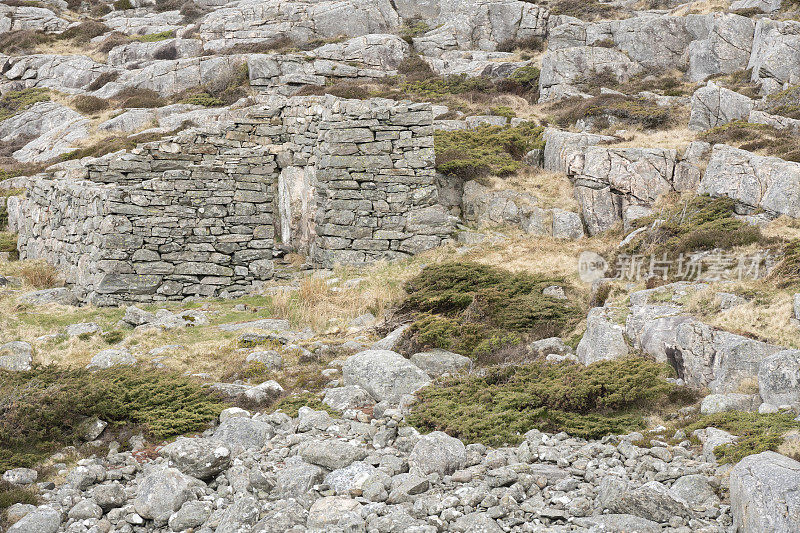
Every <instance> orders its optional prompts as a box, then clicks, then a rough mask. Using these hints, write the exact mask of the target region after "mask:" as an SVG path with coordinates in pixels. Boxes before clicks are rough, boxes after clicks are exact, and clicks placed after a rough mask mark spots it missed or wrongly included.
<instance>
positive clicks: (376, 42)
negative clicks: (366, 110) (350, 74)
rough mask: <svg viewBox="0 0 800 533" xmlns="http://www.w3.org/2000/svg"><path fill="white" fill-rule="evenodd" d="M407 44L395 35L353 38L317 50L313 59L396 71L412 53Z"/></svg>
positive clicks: (313, 52)
mask: <svg viewBox="0 0 800 533" xmlns="http://www.w3.org/2000/svg"><path fill="white" fill-rule="evenodd" d="M410 51H411V49H410V47H409V45H408V43H407V42H405V41H404V40H403V39H401V38H400V37H398V36H397V35H393V34H385V33H378V34H371V35H362V36H360V37H353V38H352V39H348V40H346V41H342V42H340V43H329V44H325V45H323V46H320V47H319V48H315V49H314V50H312V51H311V52H309V55H310V56H311V57H314V58H317V59H321V60H323V59H324V60H328V61H337V62H343V63H347V62H354V61H355V62H358V63H360V64H361V65H363V66H365V67H369V68H374V69H380V70H386V71H394V70H397V67H399V66H400V63H402V62H403V60H404V59H405V58H406V56H407V55H408V54H409V53H410Z"/></svg>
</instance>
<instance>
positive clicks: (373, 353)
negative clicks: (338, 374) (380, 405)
mask: <svg viewBox="0 0 800 533" xmlns="http://www.w3.org/2000/svg"><path fill="white" fill-rule="evenodd" d="M342 375H343V377H344V381H345V383H346V384H348V385H358V386H359V387H361V388H363V389H364V390H366V391H367V392H369V393H370V394H371V395H372V397H373V398H375V399H376V400H377V401H384V400H386V401H389V402H397V401H399V400H400V397H401V396H403V395H405V394H413V393H414V392H416V391H418V390H419V389H421V388H422V387H424V386H426V385H428V384H429V383H430V381H431V380H430V377H429V376H428V375H427V374H426V373H425V372H423V371H422V370H420V369H419V368H418V367H417V366H415V365H414V364H413V363H411V362H410V361H409V360H408V359H406V358H405V357H403V356H402V355H400V354H399V353H396V352H392V351H389V350H366V351H363V352H360V353H357V354H355V355H352V356H350V357H348V358H347V360H346V361H345V363H344V366H343V367H342Z"/></svg>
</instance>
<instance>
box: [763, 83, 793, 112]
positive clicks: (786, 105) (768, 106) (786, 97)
mask: <svg viewBox="0 0 800 533" xmlns="http://www.w3.org/2000/svg"><path fill="white" fill-rule="evenodd" d="M764 111H766V112H767V113H770V114H772V115H783V116H785V117H789V118H794V119H800V85H792V86H791V87H789V88H788V89H784V90H783V91H780V92H777V93H775V94H771V95H769V96H767V98H766V99H765V101H764Z"/></svg>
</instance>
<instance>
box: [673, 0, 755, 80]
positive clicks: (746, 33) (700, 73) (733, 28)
mask: <svg viewBox="0 0 800 533" xmlns="http://www.w3.org/2000/svg"><path fill="white" fill-rule="evenodd" d="M744 1H747V0H744ZM707 19H708V20H707V22H706V24H710V29H709V30H710V31H709V34H708V37H706V38H705V39H697V40H694V41H692V42H691V43H689V47H688V50H689V72H688V76H689V80H690V81H702V80H705V79H706V78H708V77H709V76H713V75H716V74H731V73H733V72H736V71H740V70H744V69H746V68H747V63H748V61H749V59H750V51H751V50H752V48H753V34H754V32H755V22H754V21H753V19H751V18H749V17H743V16H741V15H735V14H732V13H714V14H712V15H708V17H707Z"/></svg>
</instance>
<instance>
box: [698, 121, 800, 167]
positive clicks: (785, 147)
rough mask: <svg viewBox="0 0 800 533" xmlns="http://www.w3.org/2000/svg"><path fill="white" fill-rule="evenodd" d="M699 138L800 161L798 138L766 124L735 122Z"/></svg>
mask: <svg viewBox="0 0 800 533" xmlns="http://www.w3.org/2000/svg"><path fill="white" fill-rule="evenodd" d="M700 138H701V139H702V140H704V141H706V142H709V143H711V144H720V143H723V144H729V145H731V146H735V147H737V148H741V149H742V150H748V151H750V152H758V153H760V154H763V155H771V156H775V157H780V158H781V159H785V160H787V161H800V136H798V135H794V134H792V133H791V132H789V131H787V130H779V129H776V128H774V127H772V126H769V125H767V124H751V123H749V122H745V121H741V120H737V121H734V122H731V123H729V124H725V125H724V126H717V127H716V128H712V129H710V130H708V131H705V132H703V133H702V134H701V135H700Z"/></svg>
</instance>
